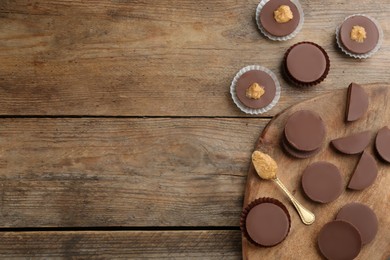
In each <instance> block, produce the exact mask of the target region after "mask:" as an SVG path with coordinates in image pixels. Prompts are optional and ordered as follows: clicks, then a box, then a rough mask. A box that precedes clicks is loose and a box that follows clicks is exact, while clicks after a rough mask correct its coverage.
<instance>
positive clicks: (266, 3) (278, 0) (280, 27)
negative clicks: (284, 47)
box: [256, 0, 304, 41]
mask: <svg viewBox="0 0 390 260" xmlns="http://www.w3.org/2000/svg"><path fill="white" fill-rule="evenodd" d="M303 19H304V18H303V10H302V8H301V6H300V4H299V2H298V1H295V0H262V1H261V2H260V4H259V5H258V7H257V10H256V21H257V26H258V27H259V29H260V31H261V32H262V33H263V34H264V35H265V36H267V37H268V38H269V39H271V40H279V41H283V40H288V39H291V38H293V37H294V36H295V35H296V34H297V33H298V32H299V31H300V29H301V27H302V24H303Z"/></svg>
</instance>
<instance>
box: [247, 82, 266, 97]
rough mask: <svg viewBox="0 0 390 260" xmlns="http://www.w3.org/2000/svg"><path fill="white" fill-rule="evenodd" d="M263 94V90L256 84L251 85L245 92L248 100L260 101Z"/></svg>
mask: <svg viewBox="0 0 390 260" xmlns="http://www.w3.org/2000/svg"><path fill="white" fill-rule="evenodd" d="M264 93H265V90H264V88H263V87H262V86H260V85H259V84H257V83H253V84H252V85H251V86H250V87H249V88H247V90H246V97H247V98H250V99H260V98H261V97H262V96H263V95H264Z"/></svg>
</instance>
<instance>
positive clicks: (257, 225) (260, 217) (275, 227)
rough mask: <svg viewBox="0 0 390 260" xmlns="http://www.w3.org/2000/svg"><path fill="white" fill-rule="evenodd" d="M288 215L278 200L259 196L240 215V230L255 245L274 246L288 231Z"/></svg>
mask: <svg viewBox="0 0 390 260" xmlns="http://www.w3.org/2000/svg"><path fill="white" fill-rule="evenodd" d="M290 221H291V220H290V215H289V213H288V211H287V208H286V207H285V206H284V205H283V204H282V203H281V202H280V201H278V200H276V199H272V198H260V199H257V200H255V201H253V202H252V203H250V204H249V205H248V207H246V208H245V209H244V210H243V213H242V215H241V224H240V226H241V230H242V231H243V233H244V235H245V237H246V238H247V239H248V240H249V241H250V242H251V243H253V244H255V245H257V246H265V247H270V246H275V245H277V244H279V243H280V242H282V241H283V240H284V239H285V238H286V236H287V234H288V232H289V231H290Z"/></svg>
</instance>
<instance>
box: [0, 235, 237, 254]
mask: <svg viewBox="0 0 390 260" xmlns="http://www.w3.org/2000/svg"><path fill="white" fill-rule="evenodd" d="M0 240H1V243H0V258H1V259H42V258H43V259H48V258H50V259H240V256H241V250H240V247H241V235H240V231H238V230H232V231H224V230H220V231H217V230H216V231H82V232H80V231H77V232H75V231H66V232H60V231H51V232H3V233H0Z"/></svg>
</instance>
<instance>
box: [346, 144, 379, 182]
mask: <svg viewBox="0 0 390 260" xmlns="http://www.w3.org/2000/svg"><path fill="white" fill-rule="evenodd" d="M377 176H378V166H377V165H376V161H375V159H374V157H373V156H372V155H371V154H369V153H368V152H366V151H364V152H363V154H362V156H361V157H360V160H359V162H358V164H357V166H356V168H355V171H354V172H353V175H352V177H351V180H350V181H349V184H348V188H349V189H351V190H363V189H365V188H367V187H368V186H370V185H371V184H373V183H374V181H375V179H376V177H377Z"/></svg>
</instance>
